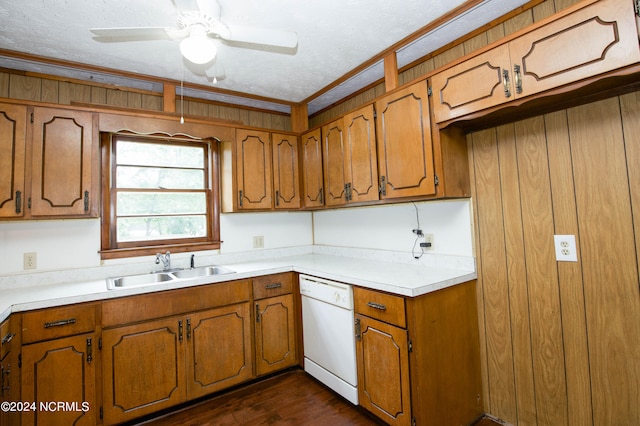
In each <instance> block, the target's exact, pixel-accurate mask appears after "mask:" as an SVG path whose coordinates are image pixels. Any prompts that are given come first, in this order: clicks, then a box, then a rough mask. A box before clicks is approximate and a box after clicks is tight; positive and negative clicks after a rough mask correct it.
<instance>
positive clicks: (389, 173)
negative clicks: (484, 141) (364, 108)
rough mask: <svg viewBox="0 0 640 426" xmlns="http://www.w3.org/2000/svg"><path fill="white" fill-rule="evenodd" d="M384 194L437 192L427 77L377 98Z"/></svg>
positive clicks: (389, 196)
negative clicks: (425, 79)
mask: <svg viewBox="0 0 640 426" xmlns="http://www.w3.org/2000/svg"><path fill="white" fill-rule="evenodd" d="M376 111H377V114H378V118H377V121H376V130H377V134H376V136H377V147H378V174H379V181H380V191H381V192H380V198H381V199H390V198H400V197H417V196H429V195H434V194H435V193H436V187H435V172H434V163H433V144H432V139H431V121H430V119H429V94H428V89H427V84H426V82H425V81H420V82H418V83H415V84H413V85H411V86H408V87H405V88H403V89H401V90H398V91H394V92H392V93H390V94H388V95H386V96H384V97H382V98H379V99H378V100H377V101H376Z"/></svg>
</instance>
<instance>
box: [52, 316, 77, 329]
mask: <svg viewBox="0 0 640 426" xmlns="http://www.w3.org/2000/svg"><path fill="white" fill-rule="evenodd" d="M75 323H76V319H75V318H69V319H64V320H60V321H53V322H45V323H44V328H51V327H63V326H65V325H69V324H75Z"/></svg>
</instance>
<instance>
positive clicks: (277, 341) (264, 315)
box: [255, 294, 296, 375]
mask: <svg viewBox="0 0 640 426" xmlns="http://www.w3.org/2000/svg"><path fill="white" fill-rule="evenodd" d="M255 312H256V337H255V339H256V373H257V374H258V375H262V374H268V373H272V372H274V371H277V370H281V369H283V368H286V367H291V366H292V365H295V363H296V332H295V309H294V305H293V295H292V294H286V295H283V296H277V297H271V298H269V299H263V300H259V301H257V302H255Z"/></svg>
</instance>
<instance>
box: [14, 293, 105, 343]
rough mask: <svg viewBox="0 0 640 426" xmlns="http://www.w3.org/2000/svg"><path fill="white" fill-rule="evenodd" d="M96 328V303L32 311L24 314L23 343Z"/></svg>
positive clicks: (70, 334) (86, 331) (85, 331)
mask: <svg viewBox="0 0 640 426" xmlns="http://www.w3.org/2000/svg"><path fill="white" fill-rule="evenodd" d="M95 328H96V304H95V303H90V304H82V305H71V306H61V307H59V308H51V309H42V310H39V311H31V312H27V313H25V314H23V316H22V343H23V344H25V343H32V342H38V341H42V340H50V339H57V338H58V337H66V336H72V335H74V334H80V333H88V332H91V331H94V330H95Z"/></svg>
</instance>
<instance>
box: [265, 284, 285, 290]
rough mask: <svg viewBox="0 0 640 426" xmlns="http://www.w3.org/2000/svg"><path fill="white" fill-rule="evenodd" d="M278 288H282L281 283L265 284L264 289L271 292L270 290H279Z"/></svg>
mask: <svg viewBox="0 0 640 426" xmlns="http://www.w3.org/2000/svg"><path fill="white" fill-rule="evenodd" d="M280 287H282V283H273V284H267V285H266V286H265V288H266V289H267V290H272V289H274V288H280Z"/></svg>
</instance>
